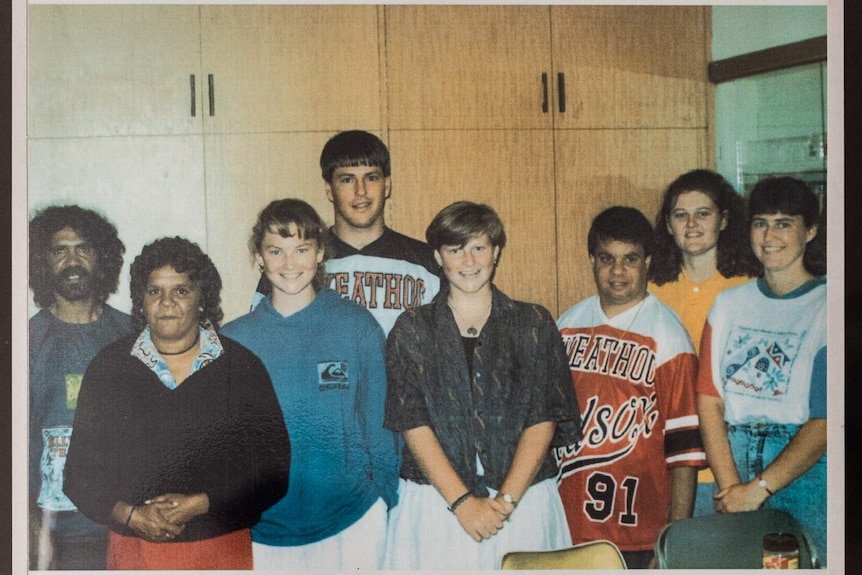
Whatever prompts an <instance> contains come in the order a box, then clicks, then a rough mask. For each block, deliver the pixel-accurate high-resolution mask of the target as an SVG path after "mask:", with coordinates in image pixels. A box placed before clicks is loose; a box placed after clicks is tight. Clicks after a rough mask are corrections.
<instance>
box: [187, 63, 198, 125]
mask: <svg viewBox="0 0 862 575" xmlns="http://www.w3.org/2000/svg"><path fill="white" fill-rule="evenodd" d="M189 87H190V88H191V94H192V118H194V117H195V115H196V114H197V111H198V110H197V98H195V75H194V74H191V75H190V76H189Z"/></svg>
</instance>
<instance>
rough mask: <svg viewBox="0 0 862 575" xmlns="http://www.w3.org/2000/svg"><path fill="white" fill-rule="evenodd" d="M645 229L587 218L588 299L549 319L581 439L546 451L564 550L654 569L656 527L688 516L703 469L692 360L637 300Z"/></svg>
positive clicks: (609, 213)
mask: <svg viewBox="0 0 862 575" xmlns="http://www.w3.org/2000/svg"><path fill="white" fill-rule="evenodd" d="M653 237H654V236H653V229H652V226H651V225H650V223H649V221H648V220H647V219H646V217H645V216H644V215H643V214H642V213H641V212H639V211H638V210H636V209H634V208H629V207H621V206H616V207H612V208H609V209H607V210H605V211H603V212H602V213H600V214H599V215H598V216H596V218H595V219H594V220H593V223H592V226H591V227H590V231H589V235H588V238H587V248H588V251H589V257H590V264H591V265H592V269H593V276H594V279H595V282H596V288H597V290H598V294H597V295H595V296H592V297H589V298H587V299H586V300H584V301H582V302H580V303H578V304H577V305H575V306H574V307H572V308H570V309H569V310H568V311H566V312H565V313H564V314H563V315H562V316H561V317H560V318H559V320H558V321H557V327H558V328H559V329H560V333H561V335H562V337H563V341H564V343H565V347H566V353H567V357H568V363H569V369H570V370H571V375H572V382H573V384H574V386H575V394H576V395H577V397H578V404H579V405H580V406H581V421H582V426H583V433H582V438H581V440H580V441H579V442H578V443H576V444H573V445H569V446H567V447H562V448H560V447H558V448H555V449H554V454H555V456H556V462H557V469H558V475H557V481H558V483H559V490H560V495H561V497H562V500H563V506H564V508H565V511H566V516H567V520H568V523H569V528H570V531H571V534H572V541H573V543H574V544H578V543H584V542H587V541H594V540H597V539H607V540H609V541H611V542H613V543H614V544H615V545H616V546H617V547H619V549H620V550H621V551H622V553H623V557H624V558H625V560H626V563H627V565H628V567H629V568H649V567H651V566H654V556H653V551H652V550H653V546H654V543H655V539H656V537H657V536H658V533H659V531H660V530H661V528H662V527H663V526H664V525H665V524H667V523H668V522H670V521H675V520H678V519H684V518H686V517H690V516H691V513H692V508H693V505H694V492H695V476H696V471H697V469H698V468H699V467H703V466H704V465H705V461H706V456H705V454H704V451H703V446H702V443H701V439H700V432H699V427H698V417H697V409H696V405H695V378H696V375H697V356H696V355H695V352H694V348H693V346H692V343H691V340H690V338H689V336H688V333H687V332H686V329H685V327H684V326H683V324H682V323H681V322H680V320H679V318H678V317H677V316H676V315H675V314H674V313H673V311H671V309H670V308H668V307H667V306H666V305H665V304H663V303H661V301H659V300H658V299H657V298H656V297H654V296H652V295H650V294H649V293H648V292H647V289H646V286H647V269H648V268H649V264H650V257H651V254H652V248H653Z"/></svg>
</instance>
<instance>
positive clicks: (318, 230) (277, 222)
mask: <svg viewBox="0 0 862 575" xmlns="http://www.w3.org/2000/svg"><path fill="white" fill-rule="evenodd" d="M291 227H294V228H295V230H296V233H297V234H299V237H300V238H301V239H303V240H314V241H315V242H317V247H318V248H320V249H322V250H323V261H326V260H327V259H328V258H329V251H330V250H329V245H328V244H329V232H328V230H327V228H326V225H325V224H324V223H323V220H322V219H321V218H320V215H319V214H318V213H317V211H315V209H314V208H312V207H311V205H309V204H308V203H307V202H304V201H302V200H298V199H296V198H286V199H283V200H274V201H272V202H270V203H269V204H268V205H267V206H266V207H265V208H264V209H262V210H261V211H260V213H259V214H258V216H257V221H256V222H255V224H254V227H253V228H252V229H251V237H250V238H249V239H248V249H249V251H250V252H251V255H252V257H254V256H256V255H258V254H260V253H261V248H262V246H263V238H264V236H266V234H267V232H271V233H274V234H278V235H280V236H281V237H283V238H287V237H290V236H292V235H293V232H292V231H291ZM265 277H266V276H264V278H265ZM267 281H268V280H267ZM323 285H326V270H325V269H324V267H323V262H321V263H320V264H318V266H317V273H316V274H315V276H314V280H313V281H312V286H313V287H314V289H315V290H318V289H320V287H321V286H323Z"/></svg>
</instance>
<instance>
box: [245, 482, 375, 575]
mask: <svg viewBox="0 0 862 575" xmlns="http://www.w3.org/2000/svg"><path fill="white" fill-rule="evenodd" d="M385 544H386V503H385V502H384V501H383V500H382V499H378V500H377V501H376V502H375V503H374V505H372V506H371V508H370V509H369V510H368V511H366V512H365V515H363V516H362V517H360V518H359V521H357V522H356V523H354V524H353V525H351V526H350V527H348V528H347V529H345V530H344V531H342V532H340V533H338V534H336V535H333V536H331V537H327V538H326V539H322V540H320V541H316V542H314V543H309V544H307V545H296V546H290V547H277V546H274V545H264V544H263V543H255V542H252V545H251V547H252V555H253V559H254V570H255V571H281V572H283V573H288V572H291V571H307V570H321V569H323V570H344V569H350V570H354V571H355V570H370V569H380V568H381V567H382V566H383V552H384V550H385Z"/></svg>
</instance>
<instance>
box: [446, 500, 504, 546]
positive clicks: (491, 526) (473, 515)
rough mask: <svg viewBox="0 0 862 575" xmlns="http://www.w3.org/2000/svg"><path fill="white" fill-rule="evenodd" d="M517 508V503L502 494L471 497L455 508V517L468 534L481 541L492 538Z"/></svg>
mask: <svg viewBox="0 0 862 575" xmlns="http://www.w3.org/2000/svg"><path fill="white" fill-rule="evenodd" d="M514 510H515V504H514V503H511V502H507V501H504V500H503V498H502V496H500V495H498V496H497V497H495V498H490V497H472V496H471V497H470V498H468V499H467V500H466V501H464V503H462V504H461V505H460V506H459V507H458V509H456V510H455V517H457V518H458V522H459V523H460V524H461V527H462V528H463V529H464V531H466V532H467V535H469V536H470V537H472V538H473V539H474V540H475V541H477V542H480V541H482V540H484V539H490V538H491V537H493V536H494V535H496V533H497V531H499V530H500V529H502V528H503V522H504V521H506V520H507V519H508V518H509V516H510V515H511V514H512V512H513V511H514Z"/></svg>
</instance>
